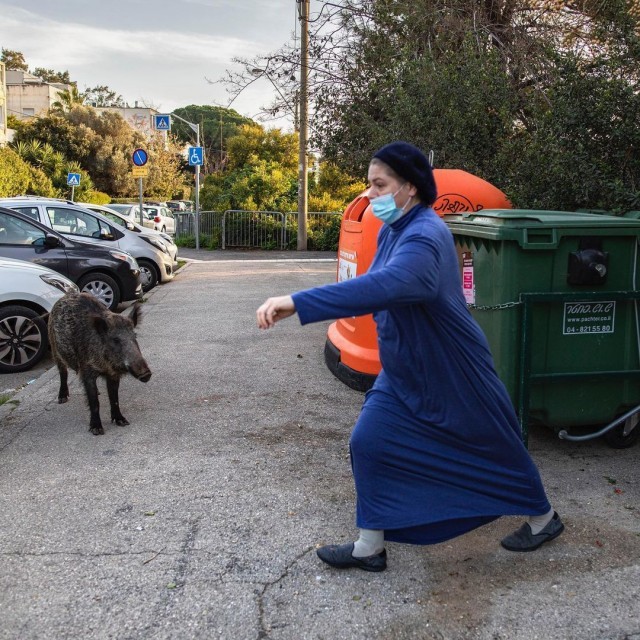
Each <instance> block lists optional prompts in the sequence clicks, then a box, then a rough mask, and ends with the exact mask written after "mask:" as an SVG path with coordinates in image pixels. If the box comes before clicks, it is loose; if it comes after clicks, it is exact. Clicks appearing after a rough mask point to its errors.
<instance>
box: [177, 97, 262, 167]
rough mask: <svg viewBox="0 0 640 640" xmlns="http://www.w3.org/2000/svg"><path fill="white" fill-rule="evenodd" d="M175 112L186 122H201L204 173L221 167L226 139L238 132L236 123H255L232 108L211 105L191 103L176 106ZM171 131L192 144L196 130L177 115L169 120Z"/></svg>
mask: <svg viewBox="0 0 640 640" xmlns="http://www.w3.org/2000/svg"><path fill="white" fill-rule="evenodd" d="M175 113H176V114H177V115H179V116H180V117H181V118H184V119H185V120H187V121H188V122H193V123H194V124H199V125H200V128H201V140H200V144H201V145H202V146H203V147H204V158H205V165H204V167H203V171H204V173H205V174H208V173H211V172H213V171H219V170H220V169H223V168H224V166H225V162H226V159H227V149H226V147H227V141H228V140H229V138H231V137H232V136H234V135H235V134H236V133H237V130H238V127H240V126H241V125H243V124H255V123H254V122H253V120H251V119H250V118H245V117H244V116H241V115H240V114H239V113H238V112H237V111H234V110H233V109H225V108H223V107H217V106H210V105H195V104H191V105H189V106H187V107H181V108H179V109H176V110H175ZM171 132H172V133H173V134H174V136H175V137H176V138H177V140H178V141H180V142H182V143H184V144H195V134H194V132H193V131H192V129H191V128H190V127H189V126H188V125H187V124H185V123H184V122H181V121H180V120H178V119H177V118H174V119H173V120H172V122H171Z"/></svg>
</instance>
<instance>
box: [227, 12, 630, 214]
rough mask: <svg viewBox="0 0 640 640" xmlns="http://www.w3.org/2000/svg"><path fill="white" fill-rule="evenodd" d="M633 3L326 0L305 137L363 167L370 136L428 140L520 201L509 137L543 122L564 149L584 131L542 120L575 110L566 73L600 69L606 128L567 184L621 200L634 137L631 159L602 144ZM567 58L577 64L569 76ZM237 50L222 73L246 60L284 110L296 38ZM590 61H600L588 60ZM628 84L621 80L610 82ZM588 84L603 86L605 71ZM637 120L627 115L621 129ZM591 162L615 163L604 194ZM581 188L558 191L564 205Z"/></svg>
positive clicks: (623, 102)
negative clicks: (258, 53) (248, 54)
mask: <svg viewBox="0 0 640 640" xmlns="http://www.w3.org/2000/svg"><path fill="white" fill-rule="evenodd" d="M639 16H640V5H639V3H638V1H637V0H634V1H633V2H627V1H626V0H611V2H602V1H601V0H581V1H572V2H557V0H508V1H507V0H503V1H499V2H496V1H495V0H434V1H433V2H428V3H427V2H414V1H413V0H343V1H342V2H341V3H327V4H325V5H323V6H322V8H321V10H320V12H319V14H318V15H317V16H314V17H312V19H311V28H312V34H311V45H310V64H309V79H310V102H311V105H312V107H313V109H312V111H313V117H312V119H311V131H312V137H311V144H312V145H314V146H315V147H316V148H318V149H320V151H321V152H322V154H323V156H324V157H325V158H327V159H329V160H333V161H334V162H335V163H336V164H337V165H338V166H339V167H341V168H342V169H344V170H346V171H348V172H351V173H354V174H356V175H361V176H364V173H365V171H366V164H367V162H368V160H369V158H370V155H371V153H372V151H373V150H374V149H375V148H376V147H378V146H379V145H380V144H383V143H385V142H388V141H390V140H392V139H398V138H405V139H408V140H410V141H411V142H414V143H415V144H418V145H419V146H421V147H422V148H424V149H425V150H429V149H433V150H434V152H435V161H436V165H437V166H450V167H457V168H463V169H467V170H469V171H471V172H474V173H476V174H478V175H480V176H481V177H483V178H485V179H487V180H489V181H490V182H493V183H494V184H497V186H501V187H503V188H505V190H507V193H508V194H509V195H511V196H512V200H514V202H516V203H517V204H519V205H520V206H532V204H533V202H534V201H538V200H532V199H531V194H532V192H531V190H528V189H527V188H526V181H527V180H530V179H531V174H530V172H529V171H528V170H527V169H528V168H530V167H531V166H532V165H531V164H528V165H527V164H523V163H519V162H517V158H514V157H513V153H514V151H515V150H519V149H521V148H522V145H524V146H525V147H526V148H527V149H532V148H534V147H535V148H537V149H538V150H542V148H543V145H544V143H545V141H547V140H548V139H549V137H550V136H552V135H553V136H555V141H557V139H558V136H561V137H562V139H563V140H564V141H565V149H569V148H573V149H579V148H581V145H584V144H586V143H585V140H584V138H585V136H586V132H585V131H582V132H580V131H579V130H578V129H577V128H575V127H571V126H568V131H570V135H571V136H573V137H572V138H571V139H569V140H567V139H566V136H567V128H566V127H565V128H564V129H562V130H560V129H558V128H557V127H556V128H553V127H551V126H550V123H551V122H554V121H555V122H557V123H560V122H561V121H564V122H565V123H566V124H567V125H570V124H571V122H572V121H576V120H580V121H584V120H585V118H584V116H585V114H584V113H583V111H582V106H581V105H577V104H575V103H574V104H573V108H572V104H571V101H564V100H560V96H561V95H563V91H562V89H564V91H565V92H570V87H569V86H567V82H568V81H571V82H573V81H575V82H576V83H577V86H582V84H583V82H584V81H586V78H588V77H591V79H592V80H591V83H592V84H593V80H594V78H595V75H597V74H598V73H600V74H601V73H604V72H605V69H606V73H609V74H612V77H615V78H616V79H617V80H616V81H617V82H619V83H621V84H620V85H618V88H617V89H616V90H614V92H613V93H614V95H615V96H616V100H617V102H616V103H615V104H613V102H612V101H611V100H608V99H607V100H604V102H603V104H605V105H607V107H606V108H607V109H609V110H610V111H609V112H608V113H607V114H605V113H601V111H600V110H598V114H599V115H598V118H599V124H600V125H602V127H601V131H602V133H603V136H604V137H599V138H598V139H597V141H596V142H595V143H594V144H590V145H587V146H588V148H589V149H590V150H591V152H592V153H595V156H594V157H595V158H606V162H607V163H608V164H607V168H606V171H605V167H603V166H600V167H599V168H597V167H596V163H595V162H593V161H592V162H591V164H590V165H589V170H588V171H587V170H583V172H582V174H581V175H582V178H581V179H580V181H579V183H578V184H577V185H576V187H575V190H574V191H573V192H574V193H575V194H578V193H582V194H584V193H589V194H590V196H589V199H590V198H592V197H593V198H596V199H597V200H598V201H606V202H608V203H610V204H611V205H613V204H614V203H618V204H620V205H622V203H623V202H624V201H629V200H633V193H634V192H636V191H637V184H638V182H639V181H640V176H639V175H638V174H637V173H635V171H636V169H635V167H636V163H635V158H636V157H637V154H638V151H637V149H638V145H637V144H636V142H635V137H634V138H633V140H634V142H633V144H630V145H629V146H627V147H626V148H627V152H628V153H630V154H631V160H632V161H629V160H627V161H626V163H625V162H623V160H622V155H617V154H611V153H608V151H607V150H608V148H610V147H611V145H612V144H613V145H616V144H618V143H619V142H620V140H619V138H617V137H615V136H614V135H613V131H612V129H611V128H607V127H605V126H604V125H605V124H606V122H607V118H610V121H611V122H614V121H617V115H616V114H618V113H631V114H634V113H635V106H634V98H633V96H635V95H636V94H637V93H638V89H639V88H640V87H639V86H638V77H639V74H640V72H639V66H638V64H637V61H638V59H639V58H640V39H639V33H640V28H639V27H640V23H639V21H638V18H639ZM569 60H573V61H574V62H573V69H574V73H572V75H571V76H570V77H569V78H567V77H566V75H564V74H565V73H566V66H565V61H569ZM239 62H241V63H242V64H243V65H244V70H243V71H241V72H240V73H237V74H229V75H228V76H227V78H226V81H227V83H228V85H229V87H230V90H231V94H232V95H237V93H238V92H240V91H242V90H243V88H244V87H246V86H247V85H248V84H249V83H250V82H253V81H254V78H253V77H252V70H253V69H254V68H256V67H257V68H261V69H264V70H265V73H267V74H268V77H269V79H270V80H271V81H272V82H273V83H274V84H276V85H277V86H278V87H279V94H280V97H279V98H278V100H276V102H275V103H274V104H272V105H271V106H270V107H269V108H268V109H267V111H278V110H279V111H280V112H281V113H282V112H286V110H287V108H288V105H287V103H288V102H290V101H291V99H292V98H293V97H294V96H295V91H296V90H297V83H298V80H297V76H298V65H299V52H298V51H297V50H296V49H295V48H294V47H290V46H288V47H283V48H282V49H280V50H279V51H277V52H275V53H274V54H272V55H270V56H266V57H259V58H255V59H253V60H239ZM603 63H604V64H603ZM594 64H595V66H596V67H597V68H598V69H599V71H597V72H595V71H592V70H591V66H592V65H594ZM616 65H617V69H616ZM563 84H564V85H565V86H564V87H563V86H562V85H563ZM587 84H589V83H587ZM625 84H626V86H627V87H628V88H629V91H623V90H622V89H621V87H622V85H625ZM599 88H600V90H601V91H602V92H603V97H606V95H607V94H606V89H605V87H604V85H599ZM554 100H555V101H557V102H554ZM572 119H573V120H572ZM637 130H638V127H637V126H636V123H635V122H634V121H632V124H631V129H630V131H629V130H628V131H627V132H628V133H631V135H633V134H634V132H635V131H637ZM552 140H553V139H552ZM556 146H557V145H556ZM564 158H565V159H567V156H566V155H565V156H564ZM568 166H569V165H565V167H568ZM516 167H519V171H520V173H516V172H515V169H516ZM631 167H634V168H633V169H631ZM583 169H586V168H585V167H583ZM596 170H597V171H598V172H599V174H601V175H607V176H614V175H618V176H623V177H622V178H621V181H620V180H617V181H612V180H611V179H609V180H608V182H607V181H603V182H602V184H604V183H605V182H607V184H608V186H607V187H606V190H607V191H608V195H605V194H604V192H603V191H600V192H599V195H598V196H597V197H596V195H595V191H594V190H593V189H590V187H589V180H590V176H591V175H592V174H593V173H594V171H596ZM603 172H604V173H603ZM545 175H546V177H547V179H548V180H552V182H553V185H554V190H555V192H556V193H559V192H560V191H561V189H562V185H563V184H564V183H565V182H566V179H567V171H566V170H564V171H563V170H562V168H561V167H560V166H557V167H556V171H555V172H554V174H553V175H552V176H550V175H549V174H548V173H545ZM506 176H508V179H507V178H506ZM625 194H626V195H625ZM515 196H517V198H516V197H515ZM519 198H526V199H523V200H521V199H519ZM584 201H585V199H584V198H579V199H577V196H576V197H574V198H571V199H564V200H563V202H564V203H565V206H567V207H569V208H572V207H576V206H578V205H579V203H583V202H584ZM589 201H590V202H591V200H589ZM591 206H595V205H591ZM556 208H557V207H556Z"/></svg>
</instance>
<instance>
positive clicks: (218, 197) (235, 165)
mask: <svg viewBox="0 0 640 640" xmlns="http://www.w3.org/2000/svg"><path fill="white" fill-rule="evenodd" d="M228 149H229V157H228V162H227V165H226V167H225V169H224V170H222V171H217V172H215V173H213V174H211V175H209V176H207V177H206V178H205V182H204V186H203V189H202V192H201V198H200V201H201V203H202V207H203V209H210V210H214V211H224V210H226V209H243V210H248V211H256V210H260V211H281V212H290V211H296V210H297V202H298V136H297V134H292V133H283V132H282V131H281V130H280V129H267V130H265V129H264V128H263V127H262V126H260V125H257V124H253V125H243V126H241V127H239V129H238V132H237V134H236V135H235V136H233V137H232V138H230V139H229V143H228ZM309 184H310V193H309V209H310V210H312V211H341V210H342V209H343V208H344V207H345V205H346V204H347V203H348V202H350V201H351V200H352V199H353V198H354V197H355V196H356V195H357V194H358V193H360V192H361V191H362V190H363V189H364V188H365V187H366V185H365V184H364V183H363V182H358V181H356V180H354V179H353V178H352V177H351V176H348V175H346V174H345V173H344V172H343V171H341V170H340V169H338V168H337V167H336V166H335V165H332V164H330V163H321V164H320V167H319V174H318V178H317V180H316V179H311V180H310V181H309Z"/></svg>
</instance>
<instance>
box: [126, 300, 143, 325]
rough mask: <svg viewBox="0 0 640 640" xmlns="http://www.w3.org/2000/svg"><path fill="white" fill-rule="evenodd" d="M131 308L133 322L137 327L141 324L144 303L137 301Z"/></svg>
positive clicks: (130, 315)
mask: <svg viewBox="0 0 640 640" xmlns="http://www.w3.org/2000/svg"><path fill="white" fill-rule="evenodd" d="M129 308H130V309H131V312H130V314H129V317H130V318H131V321H132V322H133V326H134V327H137V326H138V325H139V324H140V321H141V320H142V305H141V304H140V303H139V302H135V303H134V304H133V306H131V307H129Z"/></svg>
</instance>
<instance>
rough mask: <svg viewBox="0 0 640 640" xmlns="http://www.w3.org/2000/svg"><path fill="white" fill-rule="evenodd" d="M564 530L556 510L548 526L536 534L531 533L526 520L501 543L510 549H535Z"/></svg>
mask: <svg viewBox="0 0 640 640" xmlns="http://www.w3.org/2000/svg"><path fill="white" fill-rule="evenodd" d="M563 531H564V525H563V524H562V520H560V516H559V515H558V514H557V513H556V512H555V511H554V512H553V518H551V520H549V522H548V524H547V526H546V527H545V528H544V529H543V530H542V531H541V532H540V533H537V534H536V535H533V533H531V527H530V526H529V523H528V522H525V523H524V524H523V525H522V526H521V527H520V528H519V529H518V530H517V531H514V532H513V533H512V534H511V535H510V536H507V537H506V538H503V539H502V541H501V542H500V544H501V545H502V546H503V547H504V548H505V549H507V550H508V551H535V550H536V549H537V548H538V547H540V546H542V545H543V544H544V543H545V542H549V541H550V540H553V539H554V538H557V537H558V536H559V535H560V534H561V533H562V532H563Z"/></svg>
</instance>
